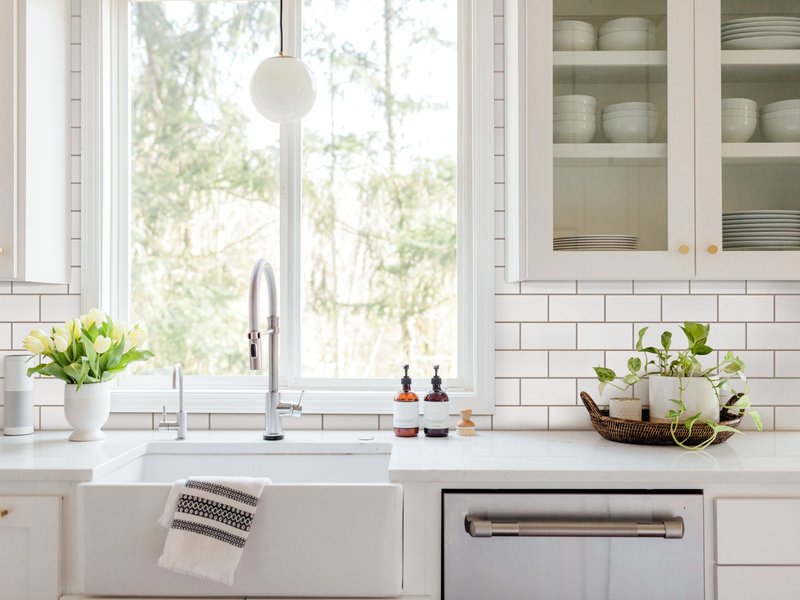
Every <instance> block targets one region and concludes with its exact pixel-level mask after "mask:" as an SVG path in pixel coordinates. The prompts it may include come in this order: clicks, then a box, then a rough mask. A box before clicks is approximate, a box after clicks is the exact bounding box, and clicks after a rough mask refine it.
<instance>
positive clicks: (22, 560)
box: [0, 496, 61, 600]
mask: <svg viewBox="0 0 800 600" xmlns="http://www.w3.org/2000/svg"><path fill="white" fill-rule="evenodd" d="M60 547H61V498H58V497H51V496H0V600H56V599H57V598H58V597H59V594H60V593H61V576H60V572H61V570H60Z"/></svg>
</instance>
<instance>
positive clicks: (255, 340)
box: [247, 258, 278, 371]
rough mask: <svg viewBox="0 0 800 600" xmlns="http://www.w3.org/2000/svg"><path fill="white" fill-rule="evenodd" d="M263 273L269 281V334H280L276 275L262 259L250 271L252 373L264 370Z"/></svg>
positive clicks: (249, 338)
mask: <svg viewBox="0 0 800 600" xmlns="http://www.w3.org/2000/svg"><path fill="white" fill-rule="evenodd" d="M262 273H263V274H264V278H265V279H266V280H267V295H268V296H269V331H268V332H267V333H273V334H277V333H278V324H277V321H278V318H277V300H276V291H275V274H274V273H273V271H272V266H271V265H270V264H269V263H268V262H267V261H266V260H264V259H263V258H262V259H261V260H258V261H256V263H255V264H254V265H253V269H252V270H251V271H250V331H249V332H248V334H247V339H248V342H249V343H250V370H251V371H258V370H261V368H262V360H261V357H262V350H261V331H259V329H258V316H259V312H260V311H259V298H260V291H261V274H262Z"/></svg>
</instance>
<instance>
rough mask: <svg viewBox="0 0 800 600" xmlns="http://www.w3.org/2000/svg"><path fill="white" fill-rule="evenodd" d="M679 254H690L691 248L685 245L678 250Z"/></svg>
mask: <svg viewBox="0 0 800 600" xmlns="http://www.w3.org/2000/svg"><path fill="white" fill-rule="evenodd" d="M678 252H680V253H681V254H689V246H687V245H686V244H684V245H683V246H681V247H680V248H678Z"/></svg>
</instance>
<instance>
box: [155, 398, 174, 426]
mask: <svg viewBox="0 0 800 600" xmlns="http://www.w3.org/2000/svg"><path fill="white" fill-rule="evenodd" d="M175 425H176V422H175V421H167V405H166V404H164V405H162V406H161V421H159V423H158V428H159V429H167V430H169V429H172V428H174V427H175Z"/></svg>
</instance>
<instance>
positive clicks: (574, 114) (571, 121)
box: [553, 94, 597, 144]
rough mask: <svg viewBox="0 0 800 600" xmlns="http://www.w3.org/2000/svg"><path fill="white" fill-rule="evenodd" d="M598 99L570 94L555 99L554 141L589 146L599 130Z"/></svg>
mask: <svg viewBox="0 0 800 600" xmlns="http://www.w3.org/2000/svg"><path fill="white" fill-rule="evenodd" d="M596 112H597V98H595V97H594V96H585V95H582V94H569V95H567V96H556V97H555V98H553V141H554V142H555V143H556V144H588V143H589V142H591V141H592V138H594V133H595V131H596V130H597V117H596V116H595V114H596Z"/></svg>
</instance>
